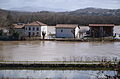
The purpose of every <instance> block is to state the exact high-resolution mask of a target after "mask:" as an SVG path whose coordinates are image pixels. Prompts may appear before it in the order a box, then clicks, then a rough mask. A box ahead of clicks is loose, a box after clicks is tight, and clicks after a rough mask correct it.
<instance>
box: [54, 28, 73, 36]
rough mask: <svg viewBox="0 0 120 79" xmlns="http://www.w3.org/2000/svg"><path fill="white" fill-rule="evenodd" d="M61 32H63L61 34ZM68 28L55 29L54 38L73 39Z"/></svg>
mask: <svg viewBox="0 0 120 79" xmlns="http://www.w3.org/2000/svg"><path fill="white" fill-rule="evenodd" d="M61 30H63V31H62V32H61ZM71 30H73V29H70V28H56V37H57V38H74V35H73V33H72V32H71Z"/></svg>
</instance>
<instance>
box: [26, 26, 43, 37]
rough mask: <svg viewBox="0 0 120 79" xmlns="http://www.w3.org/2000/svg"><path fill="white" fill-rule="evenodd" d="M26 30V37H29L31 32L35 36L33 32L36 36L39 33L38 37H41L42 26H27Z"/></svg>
mask: <svg viewBox="0 0 120 79" xmlns="http://www.w3.org/2000/svg"><path fill="white" fill-rule="evenodd" d="M26 28H27V29H26ZM29 28H31V30H29ZM33 28H35V30H33ZM37 28H38V29H39V30H37ZM24 29H25V35H26V36H28V35H29V32H31V33H32V34H33V32H34V33H35V35H34V36H36V35H37V33H39V34H38V36H41V26H25V28H24Z"/></svg>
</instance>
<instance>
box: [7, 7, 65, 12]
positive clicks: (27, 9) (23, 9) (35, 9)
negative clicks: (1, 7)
mask: <svg viewBox="0 0 120 79" xmlns="http://www.w3.org/2000/svg"><path fill="white" fill-rule="evenodd" d="M9 10H13V11H20V12H40V11H50V12H64V11H67V10H65V9H62V8H46V7H34V6H32V7H31V6H24V7H20V8H10V9H9Z"/></svg>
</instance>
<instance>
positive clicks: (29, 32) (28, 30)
mask: <svg viewBox="0 0 120 79" xmlns="http://www.w3.org/2000/svg"><path fill="white" fill-rule="evenodd" d="M24 31H25V35H26V36H29V37H30V36H39V37H41V36H42V32H44V33H46V34H45V35H46V36H47V25H46V24H44V23H42V22H39V21H35V22H32V23H29V24H25V26H24Z"/></svg>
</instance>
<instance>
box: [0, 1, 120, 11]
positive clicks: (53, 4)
mask: <svg viewBox="0 0 120 79" xmlns="http://www.w3.org/2000/svg"><path fill="white" fill-rule="evenodd" d="M26 6H27V7H28V6H30V7H31V6H34V7H46V8H61V9H66V10H76V9H80V8H86V7H95V8H109V9H118V8H120V0H0V8H2V9H10V8H21V7H26Z"/></svg>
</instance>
